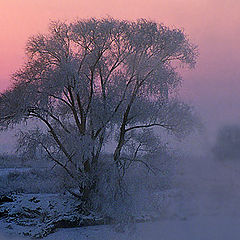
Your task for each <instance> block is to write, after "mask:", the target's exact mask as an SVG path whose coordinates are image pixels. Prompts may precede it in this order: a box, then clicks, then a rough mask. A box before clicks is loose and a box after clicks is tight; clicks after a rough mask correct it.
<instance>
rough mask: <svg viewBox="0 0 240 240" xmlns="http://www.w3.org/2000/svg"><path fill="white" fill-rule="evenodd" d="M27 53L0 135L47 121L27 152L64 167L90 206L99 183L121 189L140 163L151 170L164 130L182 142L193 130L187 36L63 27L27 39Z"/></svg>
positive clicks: (110, 25)
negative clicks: (179, 93)
mask: <svg viewBox="0 0 240 240" xmlns="http://www.w3.org/2000/svg"><path fill="white" fill-rule="evenodd" d="M26 54H27V61H26V63H25V64H24V66H23V67H22V68H21V69H20V70H19V71H17V72H16V73H15V74H14V75H13V82H12V86H11V88H9V89H8V90H7V91H5V92H4V93H2V94H1V96H0V114H1V115H0V126H1V128H2V129H4V128H7V127H9V126H11V125H14V124H17V123H21V122H22V121H25V120H29V119H37V120H38V121H40V122H42V123H43V124H44V126H45V127H43V126H41V125H38V127H36V128H35V129H31V130H30V131H28V132H26V133H22V134H20V141H19V142H20V145H21V146H22V147H23V149H24V150H25V151H26V152H28V153H31V152H34V151H36V150H37V151H40V149H41V151H44V152H45V153H46V155H47V156H48V157H49V158H50V159H51V160H52V161H53V162H55V163H56V164H57V165H59V166H61V167H62V168H63V169H64V170H65V171H66V173H67V174H68V175H69V177H70V178H71V179H72V181H73V182H74V183H75V184H76V186H78V189H79V196H80V197H81V199H82V200H86V201H89V196H90V194H91V193H92V192H94V191H97V190H96V188H97V187H96V186H97V185H98V182H101V181H99V179H100V178H103V177H106V178H111V176H112V175H114V176H112V177H113V178H114V179H116V182H117V183H119V184H120V185H121V181H122V179H123V178H124V175H125V174H126V172H127V171H128V169H129V168H130V167H131V166H134V164H135V163H139V164H142V165H143V166H146V167H147V168H150V167H149V165H148V162H147V159H149V154H150V153H151V152H153V151H154V149H157V148H159V147H160V145H158V143H159V142H158V137H157V134H156V132H157V131H156V128H162V129H166V130H167V131H168V132H171V133H173V134H176V135H177V136H179V137H181V136H184V135H186V134H188V133H189V132H190V131H191V130H192V129H193V127H194V124H195V117H194V114H193V113H192V109H191V107H190V106H188V105H187V104H185V103H183V102H180V101H179V100H178V99H177V97H176V94H174V93H175V92H176V90H177V89H178V87H179V86H180V84H181V77H180V76H179V74H178V73H177V67H178V66H180V67H183V66H186V67H190V68H192V67H194V65H195V61H196V57H197V48H196V46H195V45H193V44H191V43H190V41H189V40H188V38H187V37H186V35H185V34H184V32H183V31H182V30H180V29H171V28H168V27H166V26H164V25H162V24H158V23H156V22H152V21H148V20H145V19H141V20H138V21H134V22H131V21H122V20H115V19H111V18H107V19H88V20H80V21H76V22H72V23H65V22H60V21H57V22H52V23H51V24H50V27H49V32H48V33H47V34H37V35H36V36H33V37H31V38H29V40H28V42H27V44H26ZM110 141H111V144H113V145H114V143H115V146H114V147H113V148H112V153H111V154H110V156H109V155H108V160H107V161H106V160H105V164H106V162H107V163H108V164H109V169H110V165H111V169H113V170H112V172H111V174H112V175H111V174H108V175H106V176H105V175H104V173H101V172H100V171H99V169H101V167H102V166H103V163H102V161H104V159H103V157H101V156H102V154H103V152H104V150H103V149H104V146H105V145H106V144H108V143H109V142H110ZM146 155H147V156H148V157H145V156H146ZM105 169H106V168H105ZM105 182H111V179H110V180H108V179H107V180H106V181H105Z"/></svg>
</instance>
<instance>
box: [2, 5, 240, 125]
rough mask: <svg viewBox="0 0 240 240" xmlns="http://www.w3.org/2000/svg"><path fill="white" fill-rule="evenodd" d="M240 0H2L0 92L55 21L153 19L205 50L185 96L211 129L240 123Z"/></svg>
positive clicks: (189, 77)
mask: <svg viewBox="0 0 240 240" xmlns="http://www.w3.org/2000/svg"><path fill="white" fill-rule="evenodd" d="M239 13H240V0H101V1H99V0H0V91H3V90H4V89H6V88H7V87H8V86H9V85H10V74H11V73H13V72H14V71H15V70H16V69H18V68H19V67H20V66H21V64H22V63H23V62H24V47H25V43H26V41H27V38H28V37H29V36H31V35H34V34H36V33H38V32H46V31H47V27H48V23H49V20H54V19H63V20H71V19H75V18H87V17H106V16H112V17H116V18H121V19H131V20H134V19H137V18H148V19H152V20H156V21H158V22H162V23H164V24H166V25H168V26H175V27H179V28H184V29H185V32H186V33H187V34H188V35H189V37H190V38H191V39H192V41H193V42H194V43H196V44H198V45H199V49H200V57H199V59H198V64H197V66H196V69H195V70H193V71H191V72H188V73H186V74H184V79H185V81H184V85H183V89H182V91H181V94H182V96H183V97H184V98H185V99H186V100H187V101H188V102H190V103H193V104H195V105H196V106H197V109H199V110H200V112H201V114H202V116H203V120H204V121H205V122H206V123H207V124H208V126H209V127H208V128H214V126H215V125H216V126H218V125H219V124H222V123H225V122H237V121H238V122H239V123H240V107H239V106H240V104H239V103H240V66H239V64H240V16H239Z"/></svg>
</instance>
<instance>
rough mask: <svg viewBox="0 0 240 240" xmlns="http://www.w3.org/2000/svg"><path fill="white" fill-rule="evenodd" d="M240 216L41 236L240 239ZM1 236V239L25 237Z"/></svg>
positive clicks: (64, 239) (54, 239) (59, 239)
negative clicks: (130, 230) (129, 229)
mask: <svg viewBox="0 0 240 240" xmlns="http://www.w3.org/2000/svg"><path fill="white" fill-rule="evenodd" d="M239 226H240V218H239V217H229V216H221V217H220V216H211V217H210V216H209V217H206V216H202V217H200V216H197V217H192V218H189V219H186V220H166V221H161V222H154V223H139V224H137V229H136V231H135V232H133V233H125V234H124V233H116V232H114V231H113V229H112V228H111V227H110V226H92V227H82V228H73V229H70V228H68V229H60V230H58V231H57V232H56V233H53V234H51V235H49V236H48V237H46V238H44V240H102V239H104V240H239V239H240V227H239ZM26 239H27V238H24V239H23V238H21V237H16V236H15V237H13V236H10V237H9V236H7V235H5V236H2V237H0V240H26Z"/></svg>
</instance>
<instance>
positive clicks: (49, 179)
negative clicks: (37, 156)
mask: <svg viewBox="0 0 240 240" xmlns="http://www.w3.org/2000/svg"><path fill="white" fill-rule="evenodd" d="M4 171H5V173H2V174H0V195H6V194H9V193H60V192H63V187H62V186H63V182H62V178H61V176H60V175H59V171H57V170H54V171H53V170H50V169H30V168H26V169H24V168H16V169H9V168H6V169H4Z"/></svg>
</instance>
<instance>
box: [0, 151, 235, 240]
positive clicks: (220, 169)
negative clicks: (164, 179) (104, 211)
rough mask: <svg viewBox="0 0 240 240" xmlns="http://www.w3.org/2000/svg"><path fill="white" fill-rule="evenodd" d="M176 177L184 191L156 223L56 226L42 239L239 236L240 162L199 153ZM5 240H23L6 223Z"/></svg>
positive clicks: (213, 239)
mask: <svg viewBox="0 0 240 240" xmlns="http://www.w3.org/2000/svg"><path fill="white" fill-rule="evenodd" d="M183 166H184V167H183V168H182V169H180V170H179V171H180V172H179V176H178V178H177V179H176V186H177V187H178V188H180V189H181V190H182V192H183V197H181V199H173V201H172V203H171V204H170V206H169V209H168V216H167V217H166V218H163V219H161V220H160V221H157V222H152V223H150V222H148V223H138V224H136V226H135V229H134V227H132V226H131V227H130V228H129V230H128V231H126V233H117V232H115V231H114V229H113V227H111V226H91V227H81V228H68V229H58V230H57V231H56V232H55V233H53V234H50V235H48V236H47V237H45V238H43V239H44V240H79V239H80V240H87V239H88V240H101V239H107V240H108V239H109V240H228V239H229V240H238V239H240V208H239V205H240V173H239V172H240V171H239V169H240V165H239V163H237V162H226V163H223V162H219V161H216V160H214V159H210V158H207V157H206V156H204V155H201V156H200V157H198V158H190V157H189V158H188V159H186V160H185V162H184V165H183ZM4 226H6V225H5V224H3V223H1V229H2V231H1V232H2V234H3V236H2V237H1V238H0V239H3V240H8V239H10V240H11V239H12V240H18V239H19V240H22V239H24V240H27V239H29V238H27V237H25V238H21V237H18V236H16V235H14V234H11V235H9V233H11V230H9V229H6V228H4Z"/></svg>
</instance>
